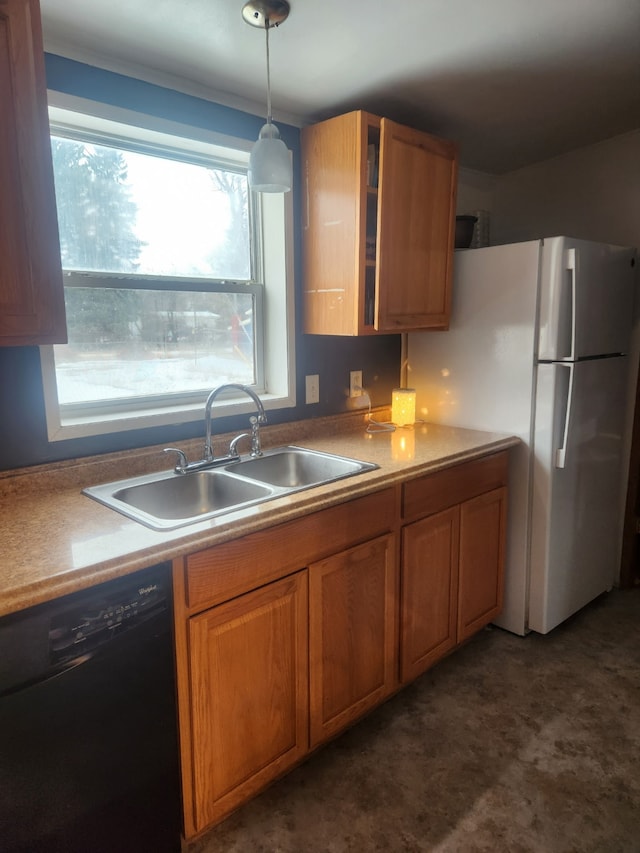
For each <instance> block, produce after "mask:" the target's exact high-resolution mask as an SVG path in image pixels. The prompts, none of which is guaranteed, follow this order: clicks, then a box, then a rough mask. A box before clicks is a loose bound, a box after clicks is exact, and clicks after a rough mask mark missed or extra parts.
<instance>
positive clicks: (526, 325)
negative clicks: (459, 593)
mask: <svg viewBox="0 0 640 853" xmlns="http://www.w3.org/2000/svg"><path fill="white" fill-rule="evenodd" d="M634 266H635V251H634V250H633V249H625V248H621V247H616V246H609V245H602V244H596V243H589V242H586V241H580V240H574V239H571V238H567V237H554V238H545V239H544V240H536V241H532V242H526V243H518V244H513V245H504V246H494V247H489V248H484V249H471V250H467V251H462V252H457V253H456V256H455V263H454V285H453V300H452V312H451V325H450V329H449V331H447V332H434V333H423V334H412V335H410V336H409V339H408V366H409V371H410V372H409V377H410V382H409V384H411V385H413V386H414V387H415V388H416V391H417V412H418V414H417V417H419V418H421V419H422V420H425V421H431V422H435V423H440V424H446V425H450V426H458V427H468V428H473V429H486V430H492V431H498V432H504V433H509V434H515V435H517V436H519V437H520V438H521V440H522V444H521V445H520V446H519V447H518V448H517V449H516V450H515V451H514V452H513V460H512V466H511V471H510V484H509V485H510V498H509V516H508V536H507V556H506V566H505V605H504V609H503V612H502V615H501V616H500V617H499V618H498V619H496V620H495V622H496V624H497V625H499V626H501V627H503V628H506V629H507V630H509V631H513V632H514V633H517V634H525V633H526V632H527V631H528V630H534V631H538V632H540V633H543V634H545V633H547V632H548V631H551V630H552V629H553V628H554V627H555V626H557V625H559V624H560V623H561V622H562V621H564V620H565V619H567V618H568V617H569V616H570V615H571V614H573V613H575V612H576V611H577V610H579V609H580V608H581V607H583V606H584V605H585V604H587V603H588V602H589V601H591V600H593V599H594V598H596V597H597V596H598V595H599V594H600V593H602V592H605V591H606V590H609V589H611V587H612V586H613V584H614V582H615V580H616V579H617V577H618V573H619V561H620V547H621V538H622V521H623V505H624V496H625V486H626V475H627V461H626V460H627V455H628V454H627V449H626V447H625V430H626V429H628V423H629V417H628V408H629V405H630V403H629V393H628V388H629V370H630V365H629V362H630V359H629V357H628V353H629V349H630V345H631V332H632V317H633V303H634V282H635V269H634Z"/></svg>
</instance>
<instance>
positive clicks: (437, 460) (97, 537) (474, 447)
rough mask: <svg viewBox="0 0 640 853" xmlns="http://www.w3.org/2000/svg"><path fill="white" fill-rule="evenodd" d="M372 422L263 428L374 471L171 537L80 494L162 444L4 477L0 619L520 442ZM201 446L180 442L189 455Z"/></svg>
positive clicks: (157, 457)
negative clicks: (372, 425)
mask: <svg viewBox="0 0 640 853" xmlns="http://www.w3.org/2000/svg"><path fill="white" fill-rule="evenodd" d="M366 424H367V418H366V416H363V415H362V414H356V415H353V414H350V415H345V416H339V417H337V418H322V419H317V420H310V421H300V422H298V423H296V424H287V425H283V426H274V427H266V428H264V429H263V433H262V434H263V446H264V447H265V448H266V447H277V446H280V445H284V444H296V445H301V446H304V447H309V448H313V449H316V450H324V451H327V452H330V453H337V454H340V455H342V456H350V457H354V458H356V459H360V460H363V461H367V462H375V463H376V464H377V465H379V466H380V467H379V469H378V470H375V471H370V472H367V473H364V474H360V475H357V476H355V477H352V478H349V479H345V480H340V481H338V482H336V483H332V484H328V485H326V486H318V487H315V488H312V489H308V490H306V491H302V492H298V493H297V494H293V495H290V496H288V497H282V498H277V499H275V500H271V501H267V502H265V503H264V504H261V505H259V506H257V507H256V506H254V507H250V508H248V509H245V510H243V511H238V512H235V513H229V514H227V515H223V516H220V517H218V518H213V519H209V520H208V521H202V522H198V523H197V524H192V525H189V526H188V527H182V528H178V529H177V530H172V531H163V532H158V531H155V530H150V529H148V528H146V527H144V526H143V525H142V524H139V523H138V522H136V521H132V520H130V519H128V518H126V517H125V516H123V515H121V514H120V513H118V512H116V511H115V510H112V509H109V508H107V507H105V506H102V505H101V504H99V503H97V502H96V501H94V500H92V499H91V498H88V497H86V496H85V495H83V494H82V493H81V489H82V488H84V487H85V486H89V485H96V484H98V483H106V482H110V481H112V480H118V479H123V478H125V477H131V476H135V475H138V474H142V473H148V472H150V471H158V470H163V469H165V470H166V469H167V468H168V467H169V466H168V464H167V457H166V456H164V455H163V454H162V452H161V450H162V448H161V447H159V448H158V447H155V448H144V449H142V450H137V451H128V452H125V453H117V454H116V453H113V454H106V455H105V456H95V457H90V458H86V459H75V460H70V461H66V462H60V463H53V464H51V465H39V466H36V467H33V468H23V469H19V470H14V471H4V472H0V515H1V518H2V521H1V529H2V570H1V573H0V616H2V615H5V614H7V613H11V612H14V611H17V610H21V609H24V608H25V607H29V606H31V605H34V604H39V603H41V602H43V601H47V600H49V599H52V598H57V597H59V596H61V595H65V594H67V593H70V592H75V591H77V590H80V589H84V588H87V587H90V586H93V585H95V584H97V583H101V582H103V581H106V580H110V579H111V578H114V577H118V576H122V575H125V574H128V573H130V572H133V571H136V570H137V569H142V568H145V567H147V566H151V565H153V564H154V563H159V562H161V561H163V560H169V559H173V558H175V557H179V556H183V555H185V554H188V553H192V552H194V551H198V550H201V549H202V548H207V547H210V546H211V545H215V544H217V543H219V542H224V541H227V540H229V539H235V538H237V537H239V536H243V535H245V534H247V533H251V532H253V531H255V530H259V529H262V528H265V527H269V526H273V525H275V524H280V523H282V522H284V521H288V520H290V519H292V518H296V517H298V516H301V515H305V514H307V513H308V512H314V511H317V510H320V509H325V508H326V507H329V506H333V505H335V504H339V503H342V502H344V501H347V500H350V499H352V498H356V497H359V496H362V495H365V494H367V493H369V492H372V491H376V490H378V489H381V488H385V487H386V486H390V485H392V484H395V483H398V482H400V481H401V480H405V479H407V478H410V477H414V476H418V475H419V474H424V473H427V472H429V471H437V470H439V469H441V468H445V467H448V466H450V465H454V464H456V463H459V462H463V461H467V460H470V459H475V458H477V457H479V456H483V455H486V454H488V453H496V452H498V451H499V450H505V449H508V448H509V447H513V446H515V445H517V444H518V443H519V439H517V438H516V437H514V436H509V435H502V434H499V433H489V432H480V431H476V430H465V429H456V428H453V427H444V426H439V425H435V424H416V425H415V427H414V428H412V429H399V430H396V431H395V432H380V433H377V434H371V433H368V432H367V431H366ZM220 441H221V446H224V444H223V442H224V437H221V439H220ZM200 445H201V442H199V441H189V442H181V443H180V446H181V447H182V448H183V449H185V450H187V451H188V453H189V456H190V458H198V456H199V453H200V450H201V447H200Z"/></svg>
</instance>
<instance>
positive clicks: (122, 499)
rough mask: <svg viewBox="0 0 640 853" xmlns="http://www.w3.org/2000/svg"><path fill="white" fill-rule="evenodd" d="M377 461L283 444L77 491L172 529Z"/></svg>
mask: <svg viewBox="0 0 640 853" xmlns="http://www.w3.org/2000/svg"><path fill="white" fill-rule="evenodd" d="M377 467H378V466H377V465H374V464H373V463H372V462H360V461H358V460H357V459H348V458H347V457H344V456H335V455H334V454H332V453H321V452H319V451H316V450H307V449H305V448H302V447H292V446H289V447H278V448H276V449H274V450H267V451H266V452H265V453H264V455H263V456H259V457H256V458H255V459H245V460H242V461H239V462H229V463H227V464H226V465H222V466H221V467H219V468H215V467H214V468H207V469H204V470H201V471H192V472H190V473H189V474H176V473H175V472H173V471H163V472H162V473H160V474H149V475H147V476H142V477H132V478H131V479H129V480H118V481H116V482H114V483H105V484H104V485H101V486H90V487H89V488H86V489H83V492H84V494H86V495H88V496H89V497H90V498H93V499H94V500H97V501H99V502H100V503H102V504H104V505H105V506H108V507H110V508H111V509H115V510H117V511H118V512H121V513H122V514H123V515H126V516H128V517H129V518H133V519H134V520H135V521H139V522H140V523H141V524H144V525H146V526H147V527H151V528H152V529H153V530H173V529H175V528H176V527H184V526H185V525H187V524H195V523H196V522H198V521H204V520H206V519H208V518H215V517H216V516H219V515H222V514H224V513H229V512H233V511H235V510H240V509H245V508H247V507H250V506H254V505H256V504H260V503H263V502H264V501H268V500H271V499H273V498H278V497H283V496H286V495H290V494H293V493H294V492H299V491H302V490H303V489H309V488H312V487H313V486H320V485H324V484H325V483H332V482H334V481H335V480H342V479H343V478H345V477H352V476H354V475H355V474H362V473H364V472H365V471H372V470H374V469H375V468H377Z"/></svg>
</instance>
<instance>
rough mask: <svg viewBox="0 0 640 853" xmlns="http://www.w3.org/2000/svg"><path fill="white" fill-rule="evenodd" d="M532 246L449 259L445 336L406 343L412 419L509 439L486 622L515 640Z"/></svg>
mask: <svg viewBox="0 0 640 853" xmlns="http://www.w3.org/2000/svg"><path fill="white" fill-rule="evenodd" d="M539 254H540V241H539V240H536V241H532V242H529V243H520V244H516V245H507V246H491V247H489V248H484V249H471V250H469V251H462V252H456V254H455V260H454V284H453V297H452V308H451V323H450V327H449V331H448V332H434V333H429V334H414V335H409V369H410V374H409V376H410V380H411V385H413V386H414V387H415V388H416V391H417V415H418V417H419V418H421V419H423V420H425V421H430V422H432V423H438V424H445V425H447V426H456V427H467V428H469V429H486V430H493V431H496V432H504V433H506V434H511V435H517V436H519V437H520V438H521V439H522V444H521V445H520V446H519V447H517V448H514V449H513V450H512V452H511V468H510V474H509V507H508V513H507V515H508V519H509V521H508V524H509V530H508V537H507V553H506V564H505V589H504V606H503V610H502V614H501V615H500V616H499V617H498V618H497V619H495V620H494V621H495V623H496V624H497V625H499V626H501V627H503V628H506V629H507V630H509V631H513V632H515V633H518V634H524V633H525V617H526V595H527V590H526V584H527V577H528V562H529V550H528V547H529V546H528V535H529V534H528V530H529V511H528V506H529V490H530V476H529V469H530V464H531V452H530V437H531V428H532V411H533V395H534V391H535V375H534V371H535V343H536V310H537V301H538V269H539Z"/></svg>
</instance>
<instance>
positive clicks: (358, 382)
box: [349, 370, 362, 397]
mask: <svg viewBox="0 0 640 853" xmlns="http://www.w3.org/2000/svg"><path fill="white" fill-rule="evenodd" d="M349 396H350V397H361V396H362V371H361V370H352V371H351V373H350V374H349Z"/></svg>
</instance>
